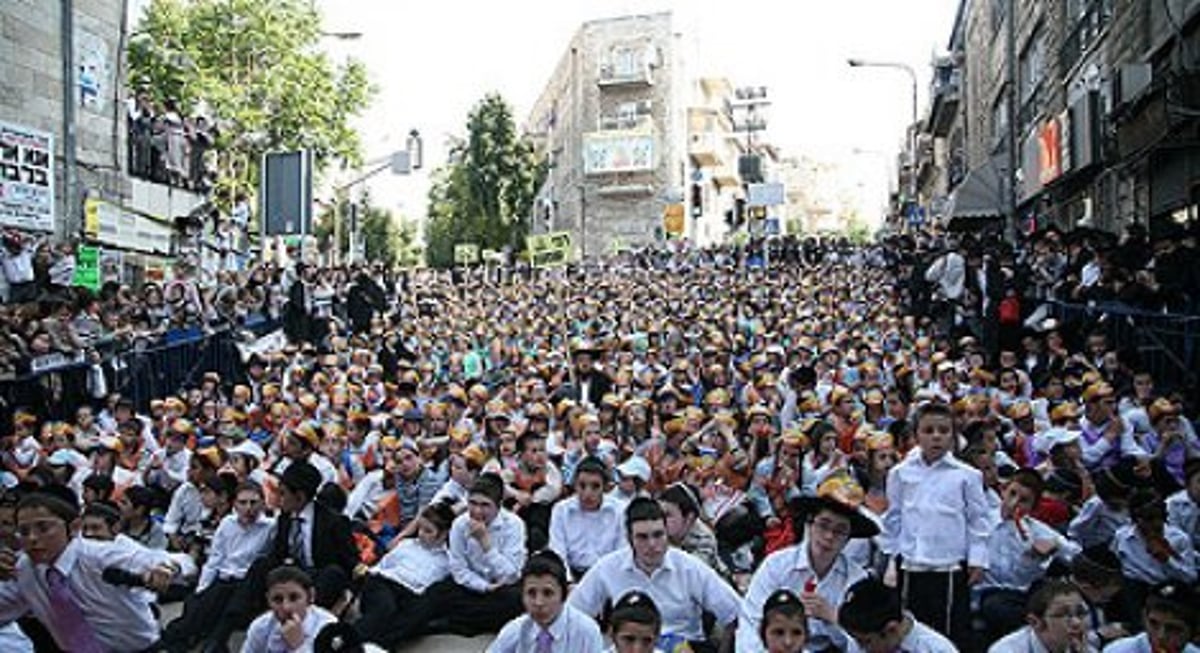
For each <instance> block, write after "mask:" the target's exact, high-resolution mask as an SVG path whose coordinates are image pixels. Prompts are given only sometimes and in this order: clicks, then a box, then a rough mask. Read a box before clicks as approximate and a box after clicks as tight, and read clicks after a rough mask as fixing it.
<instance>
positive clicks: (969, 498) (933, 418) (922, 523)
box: [882, 401, 992, 648]
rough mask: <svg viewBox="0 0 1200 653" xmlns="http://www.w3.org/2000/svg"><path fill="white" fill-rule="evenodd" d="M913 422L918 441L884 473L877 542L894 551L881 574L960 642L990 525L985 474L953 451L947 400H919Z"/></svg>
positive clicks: (966, 634) (909, 604)
mask: <svg viewBox="0 0 1200 653" xmlns="http://www.w3.org/2000/svg"><path fill="white" fill-rule="evenodd" d="M913 423H914V424H915V430H916V434H917V444H918V445H920V448H919V449H918V450H916V451H914V452H912V453H911V454H910V455H909V456H908V457H907V458H905V460H904V461H903V462H901V463H900V464H899V465H897V466H895V467H893V468H892V470H891V472H889V473H888V479H887V496H888V506H889V507H888V511H887V513H886V514H885V515H884V523H883V543H882V548H883V551H884V552H885V553H887V554H890V555H892V556H893V557H892V561H891V563H890V564H889V567H888V571H887V573H886V574H885V577H884V579H885V582H888V583H889V584H892V585H895V584H896V582H897V581H899V586H900V595H901V598H902V603H903V605H904V606H905V607H906V608H907V609H909V610H911V611H912V612H913V614H914V615H915V616H916V618H917V620H918V621H921V622H923V623H928V624H929V625H930V626H932V627H933V628H935V629H936V630H937V631H938V632H940V633H942V634H943V635H946V636H948V637H949V638H950V639H952V640H954V641H955V642H957V643H958V645H959V646H960V647H964V648H965V647H967V645H968V644H969V642H970V637H971V634H970V628H971V612H970V607H971V606H970V593H969V588H970V587H971V586H973V585H976V584H978V583H979V582H980V581H982V580H983V574H984V571H985V570H986V569H987V566H988V537H989V536H990V535H991V531H992V528H991V521H990V519H989V514H988V513H989V509H988V505H987V499H986V497H985V495H984V484H983V475H982V474H981V473H980V472H979V470H977V469H975V468H973V467H970V466H969V465H967V464H966V463H963V462H962V461H960V460H958V459H957V458H955V457H954V455H953V454H952V450H953V447H954V443H955V442H956V440H957V433H956V429H955V425H954V414H953V412H952V410H951V408H950V406H949V405H948V404H945V403H941V402H936V401H935V402H929V403H926V404H924V405H922V406H921V407H919V408H918V409H917V410H916V415H915V416H914V418H913ZM898 576H899V577H898Z"/></svg>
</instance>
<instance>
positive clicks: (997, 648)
mask: <svg viewBox="0 0 1200 653" xmlns="http://www.w3.org/2000/svg"><path fill="white" fill-rule="evenodd" d="M988 653H1047V650H1046V646H1045V645H1044V644H1042V640H1040V639H1038V637H1037V635H1036V634H1034V632H1033V629H1032V628H1030V627H1029V626H1025V627H1024V628H1022V629H1020V630H1018V631H1015V632H1012V633H1009V634H1008V635H1006V636H1004V637H1003V638H1001V639H999V640H997V641H996V643H995V644H992V646H991V648H989V649H988ZM1078 653H1096V648H1095V647H1094V646H1092V645H1091V644H1087V643H1085V644H1084V646H1083V650H1082V651H1079V652H1078Z"/></svg>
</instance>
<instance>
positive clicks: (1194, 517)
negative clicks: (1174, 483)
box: [1167, 490, 1200, 551]
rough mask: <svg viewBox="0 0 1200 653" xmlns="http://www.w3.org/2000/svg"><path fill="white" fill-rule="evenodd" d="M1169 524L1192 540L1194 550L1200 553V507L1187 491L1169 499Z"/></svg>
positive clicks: (1177, 493)
mask: <svg viewBox="0 0 1200 653" xmlns="http://www.w3.org/2000/svg"><path fill="white" fill-rule="evenodd" d="M1167 523H1168V524H1170V525H1172V526H1174V527H1175V528H1178V529H1179V530H1181V531H1183V532H1184V533H1186V534H1187V535H1188V537H1190V538H1191V539H1192V550H1193V551H1200V506H1198V505H1196V502H1195V501H1192V497H1191V496H1190V495H1189V494H1188V493H1187V490H1180V491H1178V492H1176V493H1175V494H1172V495H1171V496H1169V497H1167Z"/></svg>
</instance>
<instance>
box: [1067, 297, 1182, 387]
mask: <svg viewBox="0 0 1200 653" xmlns="http://www.w3.org/2000/svg"><path fill="white" fill-rule="evenodd" d="M1049 306H1050V310H1051V312H1052V314H1053V315H1054V317H1055V318H1056V319H1058V320H1059V322H1061V323H1064V324H1067V325H1076V326H1078V327H1080V328H1082V329H1083V330H1084V332H1089V331H1092V330H1097V329H1098V330H1100V331H1102V332H1103V333H1104V334H1105V335H1106V337H1107V338H1108V344H1109V346H1110V347H1112V348H1114V349H1117V350H1122V349H1129V350H1133V351H1136V352H1137V355H1138V360H1139V362H1140V365H1141V367H1142V368H1143V369H1145V370H1147V371H1149V372H1150V373H1151V374H1153V375H1154V381H1155V385H1156V386H1157V387H1159V388H1160V389H1162V390H1177V391H1181V392H1184V393H1186V394H1187V396H1188V397H1189V398H1190V399H1191V400H1192V401H1193V402H1195V401H1196V400H1197V399H1198V397H1197V396H1196V395H1197V390H1198V389H1200V376H1198V372H1200V353H1198V350H1200V315H1181V314H1176V313H1159V312H1153V311H1146V310H1141V309H1137V308H1133V307H1131V306H1128V305H1125V304H1121V303H1117V302H1103V303H1101V302H1097V303H1092V304H1068V303H1064V302H1057V301H1052V302H1049Z"/></svg>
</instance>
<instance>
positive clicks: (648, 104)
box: [637, 100, 654, 116]
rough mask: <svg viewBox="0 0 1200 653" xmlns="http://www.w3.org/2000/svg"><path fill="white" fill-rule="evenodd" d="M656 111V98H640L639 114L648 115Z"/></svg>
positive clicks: (638, 104)
mask: <svg viewBox="0 0 1200 653" xmlns="http://www.w3.org/2000/svg"><path fill="white" fill-rule="evenodd" d="M651 113H654V100H638V103H637V115H639V116H648V115H650V114H651Z"/></svg>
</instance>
